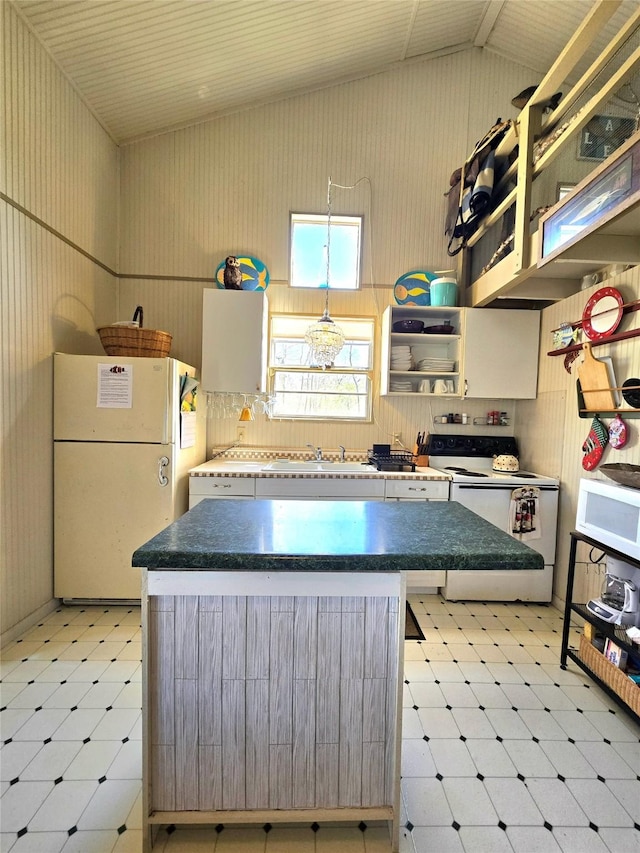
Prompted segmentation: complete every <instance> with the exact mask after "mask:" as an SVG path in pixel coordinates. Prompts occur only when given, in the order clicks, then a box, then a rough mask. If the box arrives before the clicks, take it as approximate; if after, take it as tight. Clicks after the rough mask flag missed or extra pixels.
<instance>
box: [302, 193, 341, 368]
mask: <svg viewBox="0 0 640 853" xmlns="http://www.w3.org/2000/svg"><path fill="white" fill-rule="evenodd" d="M330 266H331V177H329V183H328V186H327V289H326V293H325V301H324V312H323V314H322V317H320V319H319V320H318V321H317V323H314V324H313V325H311V326H309V328H308V329H307V333H306V335H305V341H306V342H307V344H308V345H309V349H310V350H311V364H313V365H314V366H315V365H317V366H318V367H321V368H322V369H323V370H325V369H326V368H327V367H330V366H331V365H332V364H333V362H334V361H335V358H336V356H337V355H338V353H339V352H340V350H341V349H342V347H343V346H344V332H343V331H342V329H341V328H340V326H338V325H336V324H335V323H334V322H333V320H332V319H331V317H330V316H329V288H330V287H331V284H330V281H329V273H330Z"/></svg>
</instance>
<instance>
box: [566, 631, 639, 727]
mask: <svg viewBox="0 0 640 853" xmlns="http://www.w3.org/2000/svg"><path fill="white" fill-rule="evenodd" d="M578 656H579V658H580V660H581V661H582V662H583V663H585V664H586V665H587V666H588V667H589V669H590V670H591V672H593V673H595V675H597V676H598V678H599V679H600V680H601V681H604V683H605V684H608V685H609V687H610V688H611V689H612V690H613V691H614V692H615V693H617V694H618V696H619V697H620V698H621V699H622V701H623V702H624V703H625V705H628V706H629V707H630V708H631V709H632V710H633V711H635V713H636V714H640V686H638V685H637V684H636V683H635V682H633V681H631V679H630V678H629V677H628V676H627V675H625V673H624V672H623V671H622V670H621V669H618V667H617V666H616V665H615V664H613V663H611V661H608V660H607V659H606V657H605V656H604V655H603V654H602V652H599V651H598V650H597V649H596V647H595V646H592V645H591V643H590V642H589V640H588V639H587V638H586V637H585V635H584V634H583V635H582V636H581V637H580V651H579V652H578Z"/></svg>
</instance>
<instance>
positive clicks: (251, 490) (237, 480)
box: [189, 477, 256, 498]
mask: <svg viewBox="0 0 640 853" xmlns="http://www.w3.org/2000/svg"><path fill="white" fill-rule="evenodd" d="M255 482H256V481H255V478H254V477H189V495H200V496H201V497H203V498H235V497H237V496H240V497H250V498H252V497H253V496H254V495H255V491H256V487H255Z"/></svg>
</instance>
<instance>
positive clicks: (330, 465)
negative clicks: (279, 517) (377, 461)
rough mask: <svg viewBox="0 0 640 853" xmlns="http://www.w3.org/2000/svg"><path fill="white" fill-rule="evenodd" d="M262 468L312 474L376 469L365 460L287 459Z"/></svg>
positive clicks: (364, 472) (270, 463)
mask: <svg viewBox="0 0 640 853" xmlns="http://www.w3.org/2000/svg"><path fill="white" fill-rule="evenodd" d="M262 470H263V471H291V472H292V473H293V472H294V471H298V472H302V471H307V472H308V473H310V474H314V473H315V474H319V473H328V474H331V473H333V474H343V473H351V472H361V473H362V474H370V473H371V472H375V471H376V469H375V468H374V467H373V465H367V464H365V463H363V462H311V461H309V462H296V461H291V462H287V461H286V460H280V461H276V462H269V464H268V465H264V466H263V468H262Z"/></svg>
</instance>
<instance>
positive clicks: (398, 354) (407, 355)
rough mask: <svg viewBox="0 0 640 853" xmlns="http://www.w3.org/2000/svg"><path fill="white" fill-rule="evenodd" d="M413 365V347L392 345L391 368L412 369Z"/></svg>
mask: <svg viewBox="0 0 640 853" xmlns="http://www.w3.org/2000/svg"><path fill="white" fill-rule="evenodd" d="M412 366H413V360H412V358H411V347H406V346H397V347H391V370H411V368H412Z"/></svg>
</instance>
